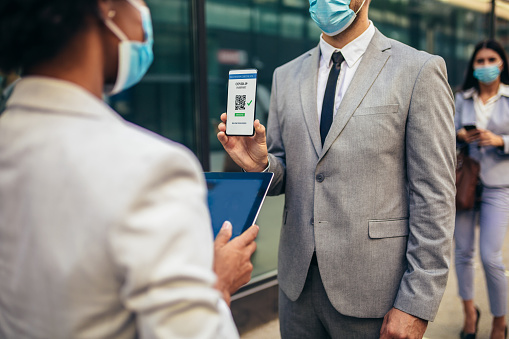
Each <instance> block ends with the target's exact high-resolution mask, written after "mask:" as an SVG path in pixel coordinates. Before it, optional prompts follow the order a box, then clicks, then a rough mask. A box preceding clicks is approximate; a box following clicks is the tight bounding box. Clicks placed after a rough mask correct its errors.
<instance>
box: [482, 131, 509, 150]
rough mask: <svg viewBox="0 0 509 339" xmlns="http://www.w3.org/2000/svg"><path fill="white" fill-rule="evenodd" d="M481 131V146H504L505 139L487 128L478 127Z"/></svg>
mask: <svg viewBox="0 0 509 339" xmlns="http://www.w3.org/2000/svg"><path fill="white" fill-rule="evenodd" d="M477 130H478V131H479V146H495V147H504V139H503V138H502V137H501V136H500V135H497V134H495V133H493V132H491V131H488V130H487V129H481V128H478V129H477Z"/></svg>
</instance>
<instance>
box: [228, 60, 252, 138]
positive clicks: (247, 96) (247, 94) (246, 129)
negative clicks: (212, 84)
mask: <svg viewBox="0 0 509 339" xmlns="http://www.w3.org/2000/svg"><path fill="white" fill-rule="evenodd" d="M257 74H258V71H257V70H256V69H241V70H232V71H230V73H229V80H228V101H227V107H226V113H227V118H226V134H227V135H233V136H252V135H254V127H253V122H254V120H255V105H256V103H255V102H256V80H257V79H256V78H257Z"/></svg>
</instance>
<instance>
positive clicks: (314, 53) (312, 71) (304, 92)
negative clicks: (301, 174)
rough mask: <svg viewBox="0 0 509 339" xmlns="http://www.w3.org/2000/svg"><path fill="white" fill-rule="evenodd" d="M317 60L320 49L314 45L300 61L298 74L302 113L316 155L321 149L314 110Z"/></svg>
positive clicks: (316, 114) (318, 127) (316, 115)
mask: <svg viewBox="0 0 509 339" xmlns="http://www.w3.org/2000/svg"><path fill="white" fill-rule="evenodd" d="M319 61H320V49H319V48H318V47H316V48H314V49H312V50H311V51H310V52H309V56H308V57H307V58H306V59H305V60H304V61H303V62H302V72H301V74H300V97H301V101H302V113H304V118H305V120H306V125H307V128H308V131H309V135H310V136H311V140H312V142H313V146H314V147H315V151H316V155H320V153H321V151H322V141H321V140H320V126H319V125H318V113H317V111H316V100H317V99H316V85H317V83H318V65H319Z"/></svg>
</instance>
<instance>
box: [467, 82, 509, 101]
mask: <svg viewBox="0 0 509 339" xmlns="http://www.w3.org/2000/svg"><path fill="white" fill-rule="evenodd" d="M477 95H478V93H477V90H476V89H475V88H470V89H468V90H466V91H464V92H463V98H465V99H472V98H473V97H475V96H477ZM499 96H504V97H509V85H506V84H504V83H500V86H498V93H497V95H496V97H499Z"/></svg>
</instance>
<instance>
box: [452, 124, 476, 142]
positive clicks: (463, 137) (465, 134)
mask: <svg viewBox="0 0 509 339" xmlns="http://www.w3.org/2000/svg"><path fill="white" fill-rule="evenodd" d="M480 131H481V130H480V129H478V128H474V129H471V130H469V131H467V130H466V129H464V128H462V129H460V130H459V131H458V134H456V136H457V137H458V140H460V141H464V142H466V143H467V144H470V143H472V142H474V141H477V140H479V138H480Z"/></svg>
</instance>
